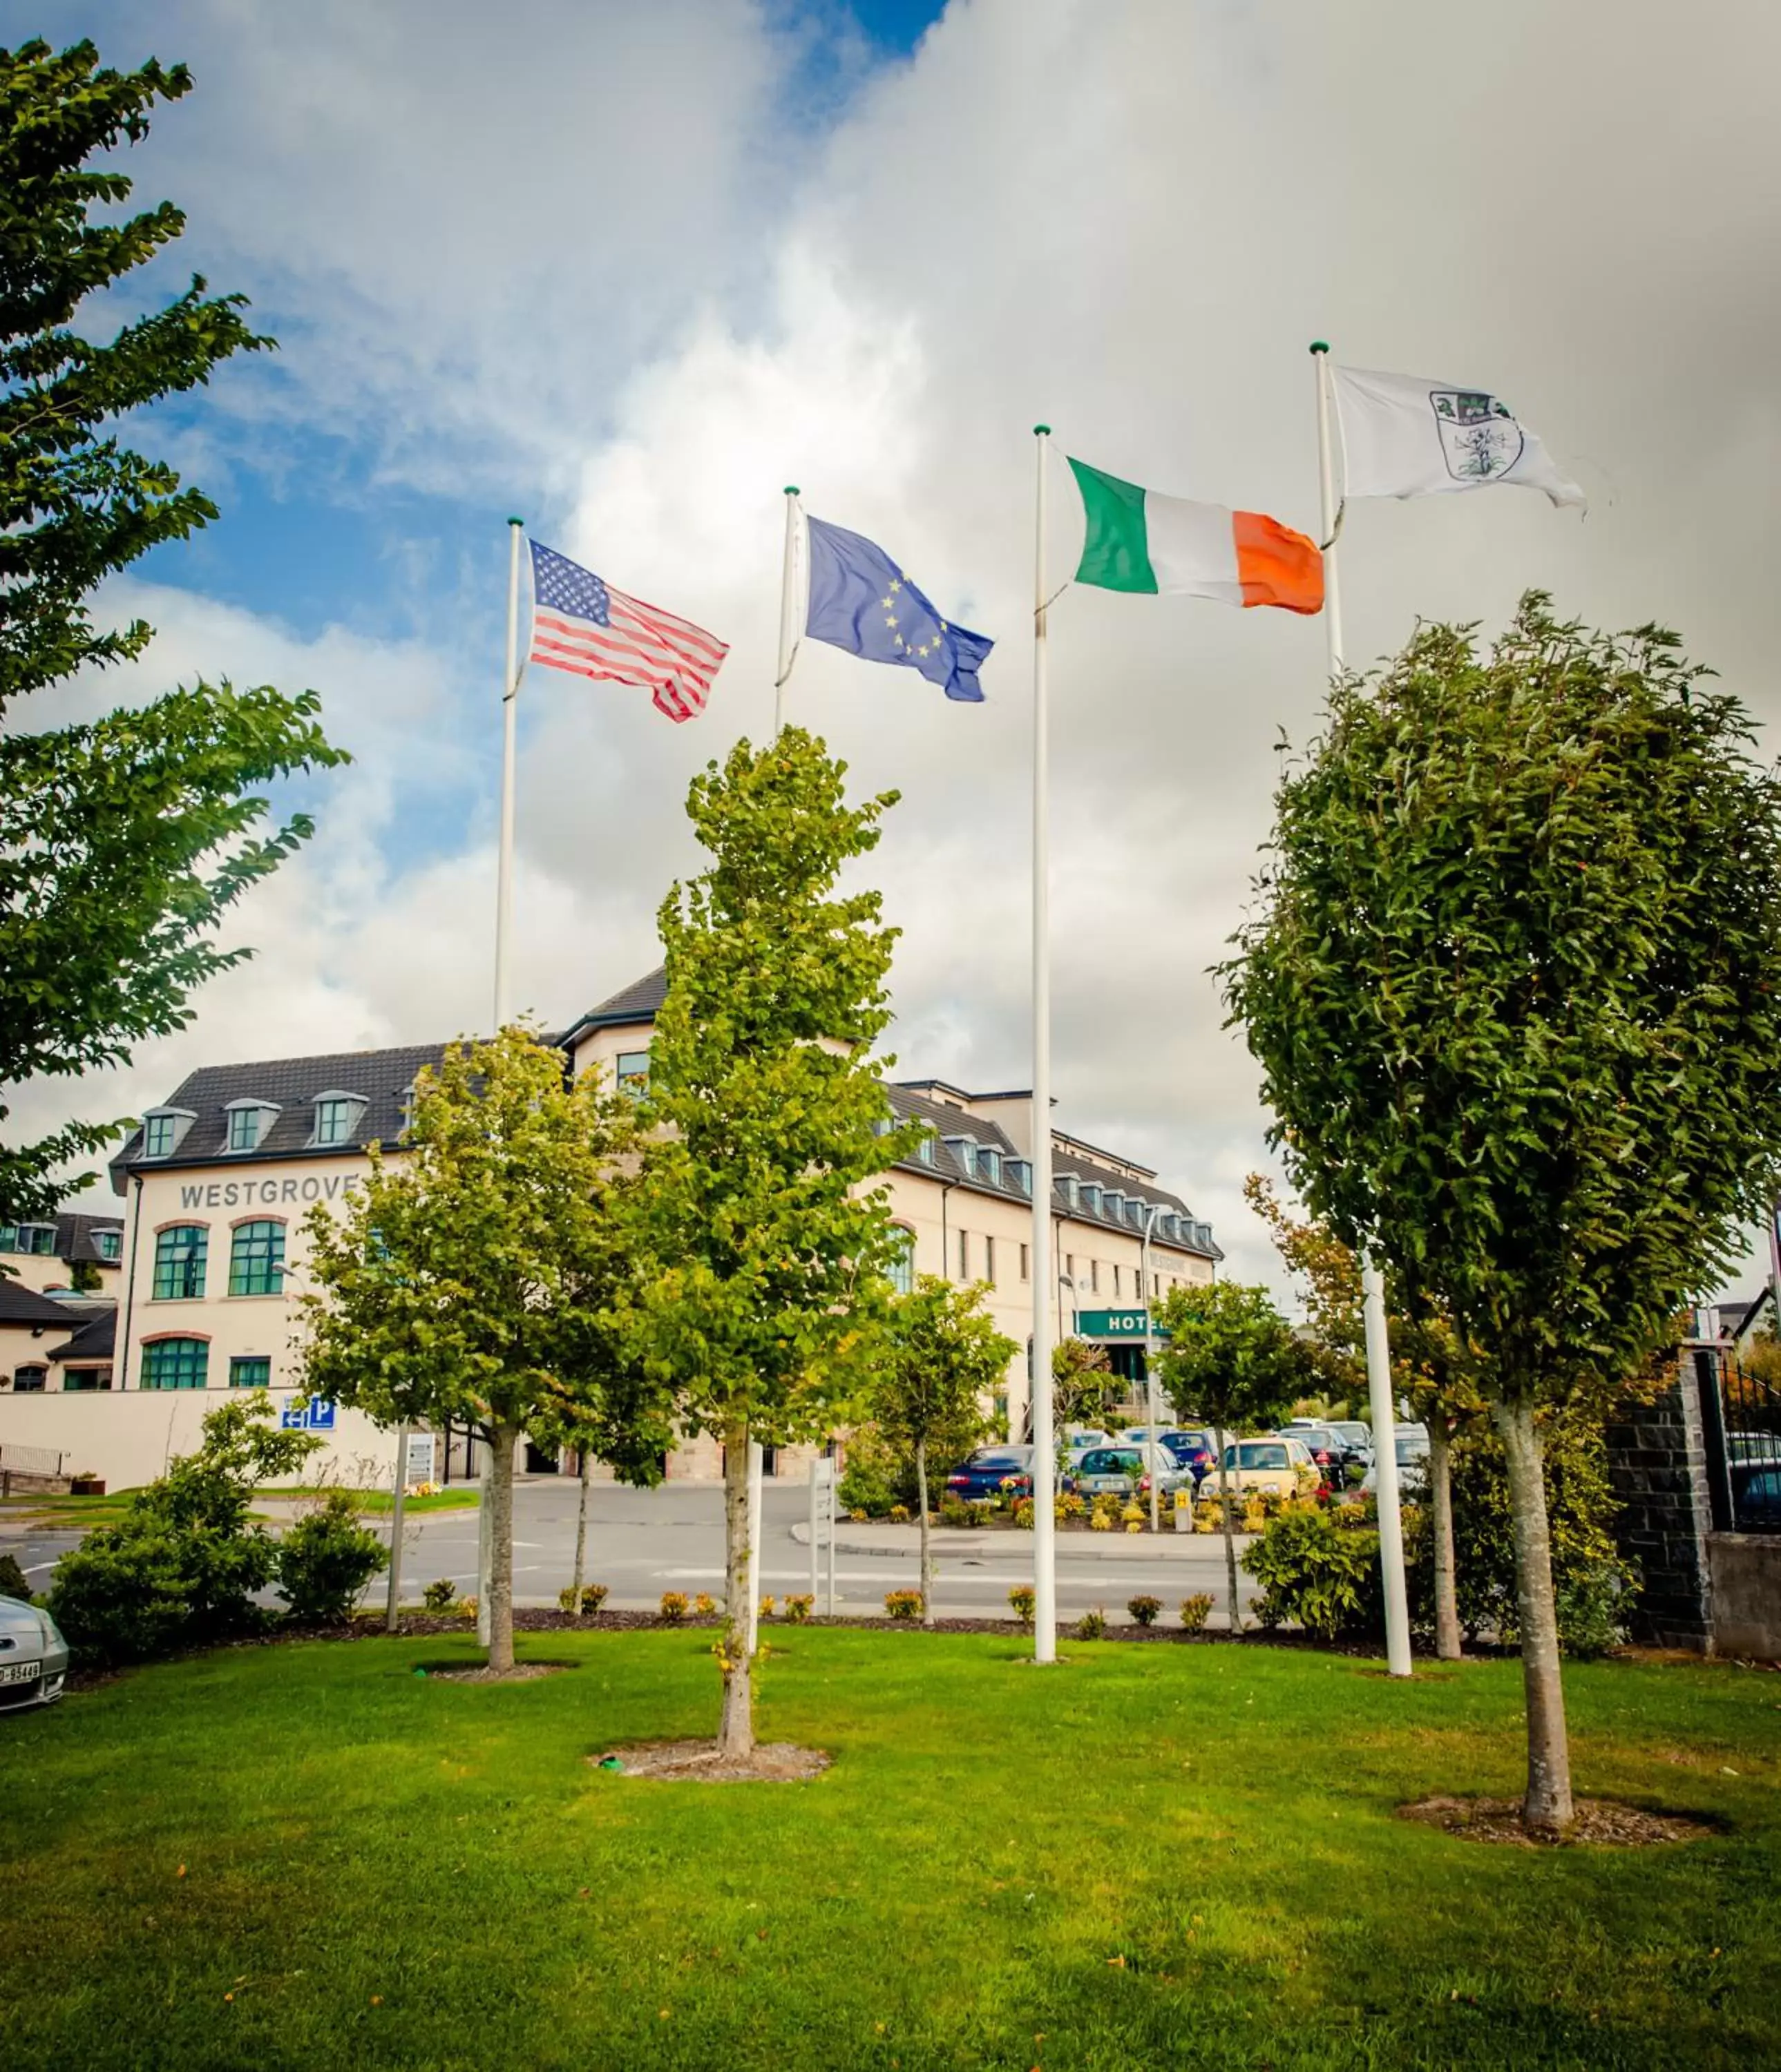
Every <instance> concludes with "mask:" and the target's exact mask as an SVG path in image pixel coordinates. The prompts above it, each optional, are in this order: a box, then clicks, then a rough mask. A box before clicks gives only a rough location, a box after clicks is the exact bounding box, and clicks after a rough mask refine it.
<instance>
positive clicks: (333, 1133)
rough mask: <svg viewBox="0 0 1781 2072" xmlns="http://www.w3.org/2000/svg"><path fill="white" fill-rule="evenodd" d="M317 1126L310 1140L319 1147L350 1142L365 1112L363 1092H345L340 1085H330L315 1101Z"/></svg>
mask: <svg viewBox="0 0 1781 2072" xmlns="http://www.w3.org/2000/svg"><path fill="white" fill-rule="evenodd" d="M314 1106H315V1130H314V1132H313V1133H312V1134H311V1137H310V1140H309V1141H310V1142H311V1144H312V1145H316V1146H318V1147H323V1146H326V1145H330V1144H350V1143H351V1142H352V1140H353V1137H355V1136H356V1134H357V1133H358V1128H359V1118H360V1116H362V1115H363V1114H364V1112H365V1097H364V1095H363V1094H349V1093H343V1092H342V1091H340V1090H339V1087H330V1088H329V1090H328V1091H327V1092H326V1093H325V1094H318V1095H317V1096H315V1103H314Z"/></svg>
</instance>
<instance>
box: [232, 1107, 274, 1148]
mask: <svg viewBox="0 0 1781 2072" xmlns="http://www.w3.org/2000/svg"><path fill="white" fill-rule="evenodd" d="M265 1120H266V1111H265V1109H264V1108H231V1109H230V1110H229V1112H228V1148H229V1149H230V1150H231V1151H254V1150H257V1149H258V1148H259V1143H260V1139H261V1136H262V1135H263V1134H264V1132H265Z"/></svg>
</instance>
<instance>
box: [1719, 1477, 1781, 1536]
mask: <svg viewBox="0 0 1781 2072" xmlns="http://www.w3.org/2000/svg"><path fill="white" fill-rule="evenodd" d="M1731 1485H1732V1519H1733V1523H1734V1525H1735V1526H1736V1527H1737V1529H1738V1531H1740V1532H1778V1531H1781V1466H1777V1465H1773V1464H1771V1463H1770V1462H1768V1461H1758V1462H1754V1463H1746V1464H1744V1465H1742V1466H1734V1468H1733V1470H1732V1471H1731Z"/></svg>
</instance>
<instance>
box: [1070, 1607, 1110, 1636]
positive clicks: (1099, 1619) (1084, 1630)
mask: <svg viewBox="0 0 1781 2072" xmlns="http://www.w3.org/2000/svg"><path fill="white" fill-rule="evenodd" d="M1106 1632H1107V1614H1106V1613H1105V1612H1104V1611H1092V1612H1084V1614H1083V1615H1082V1617H1081V1618H1079V1619H1078V1620H1077V1621H1076V1638H1077V1639H1078V1640H1100V1639H1103V1638H1104V1637H1105V1635H1106Z"/></svg>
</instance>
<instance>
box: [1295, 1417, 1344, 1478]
mask: <svg viewBox="0 0 1781 2072" xmlns="http://www.w3.org/2000/svg"><path fill="white" fill-rule="evenodd" d="M1285 1429H1286V1436H1287V1437H1288V1438H1289V1439H1302V1440H1303V1441H1304V1442H1305V1444H1306V1445H1307V1446H1309V1447H1310V1449H1311V1458H1312V1459H1313V1460H1314V1461H1316V1462H1317V1464H1318V1467H1319V1469H1321V1470H1322V1474H1323V1479H1324V1480H1325V1481H1326V1482H1328V1483H1329V1484H1330V1486H1331V1488H1333V1489H1340V1488H1341V1487H1342V1486H1343V1484H1344V1483H1345V1482H1347V1479H1348V1461H1349V1453H1348V1449H1347V1444H1346V1443H1345V1442H1344V1441H1343V1438H1342V1437H1341V1435H1340V1434H1339V1433H1338V1432H1337V1430H1336V1429H1335V1426H1334V1425H1333V1424H1314V1423H1313V1422H1312V1420H1310V1418H1309V1417H1295V1418H1294V1420H1293V1421H1292V1422H1291V1424H1289V1425H1288V1426H1287V1427H1286V1428H1285Z"/></svg>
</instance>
